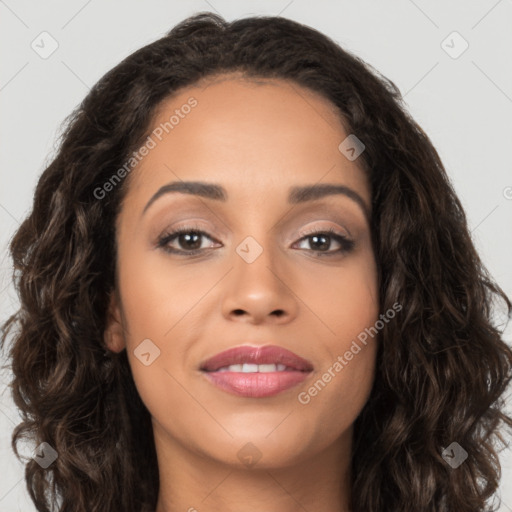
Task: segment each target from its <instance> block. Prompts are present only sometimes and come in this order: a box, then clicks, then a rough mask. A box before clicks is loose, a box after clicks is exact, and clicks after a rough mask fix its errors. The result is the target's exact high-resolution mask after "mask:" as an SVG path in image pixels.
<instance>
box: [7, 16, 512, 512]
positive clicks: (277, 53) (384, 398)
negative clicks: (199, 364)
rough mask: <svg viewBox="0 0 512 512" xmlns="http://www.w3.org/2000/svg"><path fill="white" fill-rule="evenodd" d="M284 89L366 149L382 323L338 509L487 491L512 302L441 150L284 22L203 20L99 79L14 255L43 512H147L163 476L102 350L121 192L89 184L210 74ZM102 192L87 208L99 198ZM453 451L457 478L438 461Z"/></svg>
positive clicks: (443, 505) (390, 506)
mask: <svg viewBox="0 0 512 512" xmlns="http://www.w3.org/2000/svg"><path fill="white" fill-rule="evenodd" d="M229 72H241V73H243V75H244V76H247V77H252V78H258V77H262V78H281V79H286V80H289V81H291V83H295V84H297V85H298V86H302V87H306V88H309V89H311V90H313V91H316V92H319V93H320V94H322V95H323V96H324V97H325V98H327V99H328V100H330V101H331V102H332V103H333V104H334V105H335V106H336V107H337V108H338V110H339V112H340V116H341V117H342V120H343V123H344V126H345V127H346V129H347V130H348V131H349V133H354V134H356V135H357V137H358V138H359V139H360V140H361V141H363V143H364V145H365V151H364V152H363V154H362V155H361V156H360V157H359V159H358V163H359V164H360V166H361V168H362V169H363V171H364V172H365V173H366V174H367V176H368V180H369V183H370V185H371V190H372V218H371V230H372V237H373V243H374V249H375V256H376V260H377V264H378V269H379V276H380V282H379V303H380V310H381V311H387V310H388V309H389V308H391V307H392V305H393V304H394V303H396V302H398V303H400V304H401V305H403V310H402V312H401V313H400V315H397V316H396V318H395V319H394V320H393V321H392V322H389V323H387V324H386V325H385V327H384V328H383V329H382V331H381V332H380V333H379V336H380V344H379V351H378V354H377V367H376V378H375V384H374V387H373V390H372V393H371V396H370V398H369V400H368V402H367V404H366V405H365V407H364V409H363V411H362V412H361V414H360V415H359V417H358V418H357V420H356V423H355V425H354V446H353V457H352V461H353V462H352V478H353V485H352V493H353V499H352V505H351V507H352V510H353V511H355V512H410V511H411V510H414V511H415V512H448V511H450V512H453V511H457V512H479V511H484V510H485V507H486V506H488V505H487V503H488V500H489V499H490V498H491V497H493V495H494V494H495V492H496V490H497V488H498V483H499V476H500V466H499V461H498V457H497V451H498V447H497V444H496V442H497V441H501V442H505V438H504V429H505V427H508V428H510V427H512V418H510V417H509V416H507V415H506V414H505V413H504V410H503V406H504V404H503V393H504V391H505V389H506V387H507V385H508V383H509V381H510V379H511V369H512V351H511V349H510V348H509V347H508V346H507V344H506V343H505V342H504V340H503V338H502V334H503V331H502V330H499V329H498V326H496V325H494V324H493V321H492V315H493V308H494V307H497V306H498V305H500V304H501V305H503V306H504V307H505V309H506V313H507V318H510V316H511V314H512V304H511V302H510V300H509V299H508V298H507V297H506V295H505V294H504V292H503V291H502V290H501V288H500V287H499V286H498V285H497V284H496V283H495V282H494V281H493V279H492V278H491V276H490V275H489V274H488V272H487V270H486V269H485V267H484V265H483V264H482V261H481V260H480V259H479V256H478V255H477V252H476V251H475V247H474V245H473V243H472V240H471V236H470V232H469V229H468V225H467V220H466V217H465V213H464V211H463V208H462V206H461V203H460V202H459V200H458V198H457V196H456V194H455V192H454V190H453V188H452V186H451V184H450V181H449V179H448V177H447V175H446V172H445V169H444V167H443V164H442V163H441V160H440V158H439V156H438V153H437V152H436V150H435V149H434V147H433V145H432V143H431V142H430V140H429V138H428V137H427V135H426V134H425V133H424V131H423V130H422V129H421V128H420V127H419V126H418V125H417V124H416V122H415V121H414V120H413V119H412V118H411V117H410V115H409V114H408V113H407V111H406V109H405V108H404V107H403V103H402V98H401V95H400V92H399V90H398V89H397V87H396V86H395V85H394V84H393V83H392V82H391V81H389V80H387V79H386V78H384V77H382V76H380V75H379V74H378V72H376V71H375V70H373V69H372V68H371V67H370V66H369V65H367V64H366V63H364V62H363V61H362V60H360V59H359V58H358V57H356V56H354V55H352V54H350V53H349V52H347V51H345V50H344V49H342V48H341V47H340V46H339V45H338V44H337V43H335V42H334V41H332V40H331V39H329V38H328V37H326V36H325V35H323V34H321V33H319V32H318V31H316V30H313V29H312V28H309V27H307V26H304V25H301V24H299V23H296V22H293V21H291V20H288V19H285V18H280V17H252V18H245V19H240V20H237V21H233V22H230V23H228V22H226V21H225V20H223V19H222V18H221V17H220V16H217V15H214V14H211V13H200V14H198V15H195V16H193V17H190V18H188V19H186V20H184V21H183V22H181V23H180V24H179V25H177V26H176V27H175V28H173V29H172V30H171V31H170V32H169V33H168V34H167V35H166V36H165V37H162V38H161V39H159V40H157V41H156V42H154V43H152V44H149V45H147V46H145V47H144V48H142V49H140V50H138V51H136V52H135V53H133V54H132V55H130V56H129V57H127V58H126V59H125V60H124V61H122V62H121V63H120V64H119V65H117V66H116V67H115V68H114V69H112V70H111V71H110V72H108V73H107V74H106V75H105V76H104V77H103V78H102V79H101V80H100V81H99V82H98V83H97V84H96V85H95V86H94V87H93V88H92V90H91V91H90V93H89V94H88V95H87V97H86V98H85V99H84V100H83V102H82V103H81V104H80V105H79V107H78V108H77V109H76V110H75V111H74V112H73V113H72V115H71V116H70V118H69V119H68V123H67V126H66V130H65V132H64V135H63V137H62V141H61V144H60V149H59V152H58V154H57V155H56V157H55V158H54V160H53V161H52V162H51V163H50V165H49V166H48V167H47V169H46V170H45V171H44V172H43V174H42V176H41V178H40V179H39V182H38V185H37V188H36V191H35V195H34V203H33V209H32V212H31V213H30V215H29V216H28V217H27V218H26V220H25V221H24V222H23V224H22V225H21V227H20V228H19V229H18V231H17V232H16V234H15V236H14V238H13V240H12V243H11V246H10V249H11V254H12V257H13V260H14V268H15V273H14V280H15V284H16V288H17V292H18V294H19V298H20V308H19V310H18V311H17V313H16V314H15V315H13V316H12V317H11V318H10V319H9V320H8V321H7V322H6V323H5V324H4V333H3V336H2V340H1V343H2V346H3V345H4V344H5V342H6V340H7V338H8V335H10V337H11V338H12V346H11V347H10V352H9V356H10V361H12V373H13V380H12V384H11V387H12V392H13V398H14V401H15V404H16V405H17V407H18V408H19V410H20V412H21V414H22V422H21V423H20V424H19V425H18V426H17V427H16V429H15V430H14V433H13V439H12V444H13V449H14V450H15V452H16V454H17V455H18V456H19V454H18V451H17V443H18V442H19V441H20V440H21V438H24V437H28V438H30V439H32V440H33V441H34V442H35V444H36V445H37V444H39V443H41V442H47V443H48V444H49V445H51V446H52V447H53V448H54V449H55V450H56V451H57V453H58V458H57V460H55V462H54V463H53V464H52V465H51V466H49V467H48V468H47V469H44V468H42V467H41V466H40V465H39V464H38V463H37V462H36V461H34V460H33V459H28V460H27V462H26V474H25V476H26V482H27V487H28V489H29V492H30V495H31V498H32V500H33V501H34V503H35V506H36V508H37V510H38V511H40V512H43V511H44V512H47V511H49V510H59V511H62V512H64V511H66V512H71V511H73V512H82V511H83V512H85V511H87V512H91V511H121V510H122V511H124V512H129V511H133V512H135V511H136V512H139V511H140V510H154V508H155V506H156V500H157V494H158V488H159V479H158V467H157V460H156V454H155V448H154V440H153V437H152V428H151V420H150V415H149V412H148V410H147V409H146V407H145V406H144V404H143V403H142V401H141V399H140V397H139V395H138V393H137V390H136V388H135V385H134V382H133V378H132V375H131V371H130V367H129V364H128V360H127V357H126V352H125V351H123V352H121V353H120V354H114V353H111V352H109V351H108V350H106V347H105V344H104V341H103V332H104V329H105V325H106V311H107V306H108V299H109V296H110V294H111V293H112V292H113V291H114V290H115V261H116V246H115V227H114V226H115V218H116V215H117V214H118V212H119V209H120V205H121V201H122V198H123V194H124V193H125V192H126V183H127V180H124V181H123V182H122V183H120V184H119V185H118V186H116V187H113V190H111V191H109V193H108V194H105V195H104V197H101V198H98V197H97V196H98V194H97V190H98V187H102V186H103V184H104V183H106V182H107V181H108V180H109V179H110V178H111V177H112V176H113V175H114V174H115V173H116V172H117V171H118V170H119V169H120V168H121V167H122V166H123V164H124V162H126V160H127V158H129V155H131V154H132V152H133V151H135V150H136V149H137V148H138V147H139V145H140V144H141V141H143V140H144V138H145V137H147V132H148V130H149V129H150V126H151V120H152V118H153V116H154V114H155V111H156V108H157V107H158V105H159V104H160V102H161V101H162V100H164V99H165V98H167V97H169V96H170V95H171V94H173V93H175V92H176V91H177V90H178V89H180V88H183V87H186V86H188V85H193V84H196V83H197V82H198V81H199V80H201V79H203V78H207V77H212V76H213V75H217V74H222V73H229ZM95 191H96V194H95ZM453 442H456V443H458V445H460V447H462V448H463V449H464V450H465V451H466V452H467V454H468V457H467V459H466V460H465V461H464V463H463V464H461V465H460V466H459V467H458V468H456V469H455V468H453V467H451V466H450V464H448V463H447V462H446V460H445V458H443V456H442V452H443V449H445V448H447V447H449V446H450V445H451V443H453Z"/></svg>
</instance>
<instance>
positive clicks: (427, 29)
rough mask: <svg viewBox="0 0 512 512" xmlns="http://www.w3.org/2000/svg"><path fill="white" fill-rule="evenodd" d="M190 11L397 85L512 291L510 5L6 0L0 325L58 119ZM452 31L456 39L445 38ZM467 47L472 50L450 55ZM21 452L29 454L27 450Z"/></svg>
mask: <svg viewBox="0 0 512 512" xmlns="http://www.w3.org/2000/svg"><path fill="white" fill-rule="evenodd" d="M198 11H213V12H215V11H217V12H218V13H219V14H221V15H222V16H224V17H225V18H226V19H228V20H232V19H234V18H239V17H245V16H248V15H252V14H270V15H278V14H281V15H282V16H285V17H288V18H291V19H294V20H297V21H299V22H302V23H305V24H308V25H310V26H312V27H314V28H317V29H319V30H320V31H321V32H323V33H325V34H327V35H329V36H331V37H332V38H333V39H334V40H336V41H337V42H339V43H340V44H341V45H342V46H344V47H345V48H346V49H348V50H350V51H352V52H354V53H355V54H357V55H358V56H360V57H361V58H363V59H364V60H365V61H367V62H368V63H369V64H371V65H372V66H374V67H375V68H376V69H377V70H379V71H380V72H381V73H382V74H384V75H385V76H387V77H388V78H390V79H391V80H393V81H394V82H395V84H396V85H397V86H398V87H399V88H400V90H401V91H402V94H403V95H404V96H405V100H406V103H407V106H408V108H409V110H410V112H411V113H412V115H413V117H414V118H415V119H416V120H417V121H418V122H419V124H420V125H421V126H422V127H423V128H424V130H425V131H426V132H427V134H428V135H429V137H430V138H431V139H432V141H433V143H434V145H435V146H436V148H437V149H438V151H439V153H440V156H441V158H442V160H443V162H444V164H445V166H446V168H447V171H448V173H449V175H450V177H451V179H452V181H453V184H454V187H455V189H456V191H457V193H458V195H459V197H460V198H461V201H462V203H463V205H464V207H465V208H466V212H467V215H468V220H469V223H470V226H471V230H472V234H473V237H474V241H475V244H476V246H477V248H478V250H479V251H480V254H481V256H482V258H483V260H484V262H485V264H486V265H487V267H488V269H489V270H490V272H491V274H492V275H493V277H494V278H495V279H496V280H497V281H498V283H499V284H500V285H501V286H502V287H503V289H504V291H505V292H506V293H507V294H508V295H509V296H512V270H511V267H510V261H511V255H512V172H511V169H512V165H511V164H512V153H511V151H510V149H511V145H512V144H511V143H512V0H499V1H497V0H482V1H467V0H465V1H462V0H461V1H451V2H450V3H448V2H446V1H444V2H442V1H439V0H436V1H431V2H427V1H425V0H399V1H398V0H397V1H393V2H392V1H390V0H387V1H380V2H377V1H374V2H369V1H359V2H355V1H352V2H349V1H338V2H334V1H325V0H324V1H322V0H316V1H315V2H307V1H306V0H291V1H290V0H282V1H258V2H256V1H238V2H236V1H225V0H208V1H206V0H197V1H188V2H185V1H177V2H170V1H163V0H161V1H158V0H151V1H145V2H142V1H135V0H130V1H123V2H121V1H113V0H110V1H100V0H89V1H87V0H73V1H67V2H64V1H62V0H61V1H49V0H46V1H35V0H33V1H31V2H29V1H23V0H0V27H1V28H0V42H1V44H0V48H1V50H0V51H1V62H2V66H1V69H0V104H1V112H2V116H1V120H0V140H1V142H2V151H1V153H0V183H1V186H0V249H1V252H0V270H1V273H0V290H1V298H0V300H1V302H0V312H1V316H0V320H1V321H3V320H4V319H5V318H6V317H7V315H8V314H10V313H12V312H13V311H14V310H15V307H16V297H15V294H14V290H13V288H12V285H11V284H10V260H9V259H8V258H7V256H6V251H5V246H6V243H7V242H8V240H9V238H10V237H11V235H12V233H13V231H14V230H15V229H16V227H17V226H18V224H19V222H20V220H21V219H23V218H24V217H25V215H26V214H27V213H28V211H29V208H30V205H31V199H32V194H33V190H34V186H35V184H36V180H37V178H38V176H39V174H40V173H41V172H42V170H43V169H44V167H45V164H47V163H48V162H49V161H50V158H51V156H52V154H53V153H54V151H55V145H56V141H57V135H58V133H59V128H60V126H61V123H62V121H63V120H64V118H65V117H66V116H67V115H68V114H69V113H70V112H71V110H72V109H73V108H74V107H75V106H76V105H77V104H78V103H79V102H80V101H81V100H82V98H83V97H84V96H85V94H86V93H87V92H88V89H89V88H90V87H91V86H92V85H93V84H94V83H95V82H96V81H97V80H98V79H99V78H100V77H101V76H102V75H103V74H104V73H105V72H106V71H108V70H109V69H110V68H112V67H113V66H114V65H116V64H117V63H118V62H119V61H120V60H121V59H122V58H124V57H125V56H127V55H129V54H130V53H132V52H133V51H134V50H136V49H138V48H139V47H141V46H143V45H145V44H147V43H149V42H151V41H153V40H155V39H157V38H159V37H160V36H162V35H163V34H164V33H165V32H167V31H168V30H169V29H170V28H171V27H173V26H174V25H175V24H176V23H177V22H179V21H181V20H182V19H184V18H185V17H187V16H189V15H191V14H193V13H195V12H198ZM44 31H46V32H48V33H49V34H50V35H51V37H52V38H53V39H54V40H55V41H56V42H57V43H58V48H57V50H56V51H55V52H54V53H53V54H52V55H50V56H49V57H48V58H46V59H43V58H41V56H40V55H39V54H38V53H36V51H35V50H34V49H33V48H32V47H31V44H32V42H33V41H35V43H34V45H39V51H40V52H42V51H43V44H44V49H46V50H48V49H50V48H51V46H50V45H51V41H50V39H49V38H48V37H49V36H40V34H41V33H42V32H44ZM453 31H456V32H458V33H459V34H460V36H461V37H462V38H463V39H460V38H459V36H457V35H455V36H453V35H451V36H450V34H452V32H453ZM448 36H449V37H448ZM44 37H45V38H46V39H44V41H43V42H41V38H44ZM447 38H448V39H447ZM464 40H465V41H467V43H468V45H469V46H468V48H467V50H466V51H464V52H463V53H462V54H461V55H458V53H460V51H461V50H462V49H463V48H464V45H465V43H464ZM443 41H445V43H443ZM450 53H451V56H450ZM454 57H457V58H454ZM511 330H512V329H511V326H509V328H508V330H507V332H506V334H507V339H508V340H509V342H510V339H511V337H512V336H511ZM2 363H5V361H2ZM9 379H10V376H9V373H8V371H6V370H4V371H3V372H2V373H1V374H0V461H1V470H0V474H1V475H2V476H1V477H0V511H2V512H16V511H24V512H30V511H33V510H35V509H34V507H33V505H32V503H31V501H30V499H29V498H28V494H27V491H26V488H25V484H24V481H23V466H22V465H21V463H19V462H18V461H17V460H16V459H15V457H14V455H13V454H12V452H11V449H10V436H11V432H12V429H13V427H14V425H15V424H17V423H18V421H19V416H18V413H17V411H16V409H15V408H14V407H13V404H12V401H11V397H10V393H9V390H8V389H7V388H6V384H7V382H8V381H9ZM508 403H510V400H509V402H508ZM22 453H28V454H29V453H30V449H29V447H26V450H25V451H23V450H22ZM502 460H503V479H502V485H501V495H502V499H503V502H502V505H501V508H500V512H508V511H512V452H511V450H510V449H509V450H507V452H506V454H504V455H503V459H502Z"/></svg>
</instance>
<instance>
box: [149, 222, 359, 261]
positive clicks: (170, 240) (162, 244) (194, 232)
mask: <svg viewBox="0 0 512 512" xmlns="http://www.w3.org/2000/svg"><path fill="white" fill-rule="evenodd" d="M204 239H209V240H212V241H214V240H213V238H212V237H210V236H209V235H208V233H206V232H205V231H203V230H201V229H200V228H199V227H197V226H183V227H181V228H179V229H176V230H174V231H171V232H168V233H164V234H163V235H162V236H161V237H160V238H159V239H158V242H157V246H158V247H159V248H161V249H163V250H164V251H166V252H169V253H171V254H179V255H184V256H194V255H196V254H199V253H201V252H204V251H205V250H206V249H207V248H208V247H206V248H205V247H202V242H203V241H204ZM332 240H334V241H335V243H337V244H338V245H339V248H338V249H336V250H328V249H329V248H330V247H331V245H332ZM308 241H309V245H310V248H311V250H312V252H313V253H315V254H316V256H318V257H325V256H335V255H339V254H344V253H348V252H350V251H351V250H352V249H353V248H354V242H353V241H352V240H350V239H349V238H347V237H346V236H345V235H342V234H341V233H337V232H336V231H335V230H334V229H332V228H329V229H327V230H323V231H318V230H317V231H310V232H308V233H306V234H305V236H303V237H302V238H301V239H300V240H299V241H298V243H301V242H302V243H304V242H308ZM173 244H174V247H173ZM176 246H178V247H176ZM210 248H211V246H210Z"/></svg>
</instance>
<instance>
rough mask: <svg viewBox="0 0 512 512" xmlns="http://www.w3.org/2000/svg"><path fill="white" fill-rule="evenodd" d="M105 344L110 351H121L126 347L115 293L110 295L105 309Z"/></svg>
mask: <svg viewBox="0 0 512 512" xmlns="http://www.w3.org/2000/svg"><path fill="white" fill-rule="evenodd" d="M103 339H104V341H105V345H106V346H107V348H108V349H109V350H111V351H112V352H121V350H123V349H124V348H125V347H126V340H125V337H124V329H123V322H122V315H121V308H120V305H119V298H118V296H117V293H115V292H113V293H112V294H111V295H110V304H109V307H108V311H107V323H106V326H105V332H104V334H103Z"/></svg>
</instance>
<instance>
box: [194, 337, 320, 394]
mask: <svg viewBox="0 0 512 512" xmlns="http://www.w3.org/2000/svg"><path fill="white" fill-rule="evenodd" d="M200 369H201V370H202V371H203V374H204V375H205V376H206V378H207V379H208V381H209V382H210V383H212V384H214V385H215V386H217V387H218V388H220V389H222V390H223V391H226V392H228V393H231V394H234V395H238V396H245V397H251V398H263V397H267V396H273V395H276V394H278V393H281V392H282V391H285V390H287V389H290V388H291V387H293V386H296V385H297V384H299V383H300V382H303V381H304V380H305V379H306V378H307V377H308V376H309V375H310V374H311V372H312V371H313V365H312V364H311V363H310V362H309V361H307V360H306V359H303V358H302V357H300V356H298V355H297V354H294V353H293V352H291V351H289V350H286V349H284V348H281V347H278V346H275V345H266V346H264V347H252V346H248V345H243V346H239V347H234V348H232V349H229V350H226V351H224V352H221V353H220V354H217V355H215V356H213V357H212V358H210V359H208V360H206V361H205V362H203V363H202V364H201V367H200Z"/></svg>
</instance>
